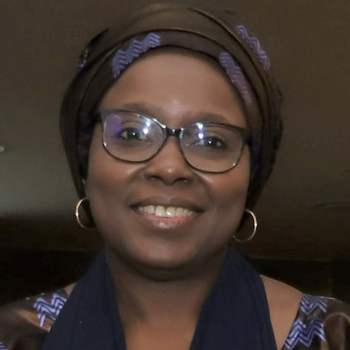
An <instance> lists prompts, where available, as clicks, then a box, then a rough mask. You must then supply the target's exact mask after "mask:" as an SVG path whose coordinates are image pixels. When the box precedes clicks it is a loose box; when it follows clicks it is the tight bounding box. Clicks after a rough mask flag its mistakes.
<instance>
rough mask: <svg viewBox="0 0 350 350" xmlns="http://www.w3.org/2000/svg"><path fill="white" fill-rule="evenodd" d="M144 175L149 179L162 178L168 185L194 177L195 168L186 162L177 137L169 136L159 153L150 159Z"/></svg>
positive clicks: (190, 179) (189, 180)
mask: <svg viewBox="0 0 350 350" xmlns="http://www.w3.org/2000/svg"><path fill="white" fill-rule="evenodd" d="M144 175H145V177H146V178H147V179H152V180H160V181H162V182H163V183H164V184H165V185H166V186H172V185H174V184H176V183H184V182H186V183H188V182H191V181H193V179H194V173H193V170H192V168H191V167H190V166H189V165H188V163H187V162H186V160H185V158H184V156H183V154H182V152H181V149H180V145H179V140H178V139H177V138H176V137H168V139H167V140H166V142H165V144H164V146H163V148H162V149H161V150H160V151H159V153H157V154H156V155H155V156H154V157H153V158H152V159H151V160H149V161H148V166H147V167H146V169H145V173H144Z"/></svg>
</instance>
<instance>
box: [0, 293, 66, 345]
mask: <svg viewBox="0 0 350 350" xmlns="http://www.w3.org/2000/svg"><path fill="white" fill-rule="evenodd" d="M69 291H70V289H69V288H68V289H66V288H64V289H59V290H57V291H53V292H47V293H42V294H40V295H36V296H33V297H29V298H26V299H22V300H19V301H16V302H14V303H11V304H8V305H5V306H2V307H0V350H2V349H8V350H11V349H21V346H20V345H19V344H22V343H23V344H26V349H31V347H30V346H28V343H33V344H34V343H38V342H39V343H40V342H41V341H42V340H43V339H44V337H45V335H46V333H47V332H48V331H49V330H50V328H51V327H52V325H53V323H54V322H55V320H56V319H57V317H58V315H59V313H60V311H61V310H62V308H63V306H64V305H65V303H66V301H67V299H68V295H69V293H68V292H69ZM39 343H38V344H39ZM34 348H38V347H33V349H34Z"/></svg>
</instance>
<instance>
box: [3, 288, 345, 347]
mask: <svg viewBox="0 0 350 350" xmlns="http://www.w3.org/2000/svg"><path fill="white" fill-rule="evenodd" d="M67 299H68V295H67V293H66V292H65V291H64V290H58V291H55V292H51V293H45V294H41V295H39V296H36V297H32V298H27V299H25V300H22V301H20V302H17V303H14V304H11V305H8V306H6V307H3V308H2V309H1V310H0V349H1V350H5V349H8V350H17V349H29V348H28V347H23V348H20V347H17V348H16V347H14V342H15V340H16V338H17V339H18V338H20V337H21V336H22V337H23V336H24V337H25V338H26V339H28V334H31V335H33V338H35V336H38V337H42V336H43V335H45V334H46V332H48V331H49V330H50V329H51V327H52V326H53V325H54V323H55V321H56V319H57V317H58V315H59V314H60V313H61V310H62V308H63V307H64V306H65V305H67ZM105 316H106V317H109V315H105ZM99 321H100V320H99ZM99 321H98V322H97V323H96V328H98V327H99ZM349 334H350V307H349V306H348V305H346V304H344V303H342V302H340V301H338V300H335V299H331V298H325V297H314V296H309V295H304V296H303V298H302V300H301V303H300V306H299V310H298V312H297V315H296V318H295V322H294V323H293V326H292V329H291V331H290V333H289V336H288V338H287V340H286V342H285V344H284V347H283V349H282V350H338V349H339V350H340V349H341V350H349V349H350V338H349ZM29 339H30V338H29ZM27 344H28V342H26V345H27ZM30 349H34V347H33V348H30ZM50 349H51V348H50ZM204 349H205V350H207V348H204ZM220 349H221V347H220ZM271 349H272V348H271Z"/></svg>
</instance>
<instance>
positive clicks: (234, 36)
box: [60, 3, 282, 208]
mask: <svg viewBox="0 0 350 350" xmlns="http://www.w3.org/2000/svg"><path fill="white" fill-rule="evenodd" d="M160 47H180V48H184V49H188V50H191V51H193V52H198V53H202V54H205V55H208V56H209V57H211V58H213V59H214V60H216V61H217V62H218V63H219V64H220V65H221V66H222V68H223V69H224V71H226V73H227V75H228V77H229V79H230V80H231V82H232V84H233V86H234V87H235V89H236V90H237V92H238V94H239V96H240V97H241V99H242V104H243V106H244V109H245V115H246V118H247V124H248V127H249V129H250V132H251V134H252V142H251V146H250V154H251V176H250V186H249V191H248V198H247V207H248V208H252V207H253V206H254V204H255V203H256V200H257V199H258V196H259V194H260V192H261V190H262V188H263V186H264V185H265V183H266V182H267V180H268V178H269V176H270V174H271V171H272V168H273V165H274V162H275V156H276V151H277V149H278V147H279V143H280V138H281V134H282V122H281V117H280V105H281V100H282V98H281V94H280V92H279V90H278V87H277V85H275V83H274V81H273V79H272V77H271V74H270V61H269V58H268V56H267V55H266V53H265V51H264V50H263V49H262V48H261V46H260V43H259V41H258V40H257V39H256V38H255V37H254V36H252V35H251V34H249V33H248V31H247V29H246V28H245V27H244V26H243V25H242V24H241V23H239V22H237V19H236V18H235V16H234V15H232V13H227V12H226V11H222V12H220V11H219V9H218V8H216V7H215V8H213V7H205V6H203V5H200V6H199V5H179V4H174V3H159V4H152V5H148V6H146V7H144V8H142V9H141V10H139V11H137V12H134V13H133V14H131V15H130V16H129V17H127V18H125V19H124V20H123V21H119V22H118V23H117V24H116V25H115V26H114V27H112V28H110V29H107V30H105V31H103V32H102V33H100V34H99V35H98V36H96V37H95V38H94V39H93V40H91V41H90V43H89V44H88V46H87V47H86V49H85V50H84V51H83V53H82V55H81V57H80V60H79V63H78V73H77V76H76V77H75V79H74V80H73V82H72V84H71V85H70V88H69V89H68V91H67V93H66V96H65V99H64V101H63V105H62V110H61V119H60V126H61V133H62V138H63V143H64V146H65V150H66V154H67V157H68V161H69V165H70V169H71V172H72V175H73V179H74V183H75V186H76V189H77V192H78V195H79V196H80V197H81V198H82V197H84V196H85V191H84V179H85V178H86V177H87V163H88V153H89V148H90V143H91V138H92V132H93V128H94V126H95V124H96V122H97V120H96V119H95V117H94V115H95V111H96V108H97V106H98V104H99V102H100V100H101V98H102V97H103V96H104V94H105V93H106V91H107V90H108V89H109V87H110V86H111V85H112V84H113V82H115V81H116V79H118V77H119V76H120V74H122V72H123V71H124V70H125V69H126V68H127V67H128V66H129V65H130V64H132V63H133V62H134V61H135V60H136V59H137V57H139V56H141V55H143V54H144V53H146V52H148V51H150V50H154V49H156V48H160Z"/></svg>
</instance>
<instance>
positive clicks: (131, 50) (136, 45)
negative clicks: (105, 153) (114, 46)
mask: <svg viewBox="0 0 350 350" xmlns="http://www.w3.org/2000/svg"><path fill="white" fill-rule="evenodd" d="M158 46H160V36H159V35H157V34H155V33H150V34H148V35H147V36H146V37H145V38H144V39H143V40H133V41H132V43H131V44H130V46H129V47H128V48H127V49H126V50H121V49H120V50H118V51H117V53H116V54H115V56H114V58H113V60H112V71H113V75H114V78H116V77H118V76H119V74H120V73H121V72H122V71H123V70H124V68H125V67H126V66H127V65H129V64H130V63H131V62H132V61H133V60H134V59H135V58H137V57H139V56H140V55H141V54H143V53H145V52H147V51H148V50H149V49H151V48H155V47H158Z"/></svg>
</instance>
